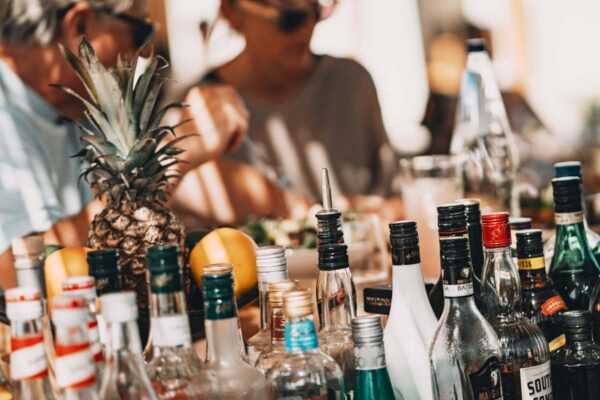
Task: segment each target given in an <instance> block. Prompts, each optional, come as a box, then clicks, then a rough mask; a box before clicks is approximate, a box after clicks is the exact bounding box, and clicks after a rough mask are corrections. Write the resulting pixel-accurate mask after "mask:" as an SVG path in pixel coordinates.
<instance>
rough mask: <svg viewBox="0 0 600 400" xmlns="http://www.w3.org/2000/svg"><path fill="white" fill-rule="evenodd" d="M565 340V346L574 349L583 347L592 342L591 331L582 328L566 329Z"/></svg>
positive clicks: (588, 328) (589, 328)
mask: <svg viewBox="0 0 600 400" xmlns="http://www.w3.org/2000/svg"><path fill="white" fill-rule="evenodd" d="M565 339H566V340H567V345H568V346H571V347H573V348H575V349H577V348H579V347H583V346H585V345H587V344H589V343H591V342H592V329H591V327H582V328H581V329H572V330H570V329H566V330H565Z"/></svg>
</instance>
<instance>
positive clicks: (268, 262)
mask: <svg viewBox="0 0 600 400" xmlns="http://www.w3.org/2000/svg"><path fill="white" fill-rule="evenodd" d="M256 268H257V270H258V303H259V306H260V331H259V332H258V333H257V334H256V335H254V336H252V337H251V338H250V339H248V343H247V351H248V359H249V360H250V365H254V364H255V363H256V359H257V358H258V356H259V354H260V353H262V352H263V351H264V350H265V349H266V348H267V347H269V345H270V343H271V332H270V318H271V312H270V311H269V284H270V283H272V282H279V281H281V280H284V279H287V278H288V271H287V261H286V259H285V249H284V248H283V247H281V246H263V247H259V248H258V249H256Z"/></svg>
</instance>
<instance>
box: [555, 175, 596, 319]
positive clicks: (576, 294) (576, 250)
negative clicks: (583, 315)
mask: <svg viewBox="0 0 600 400" xmlns="http://www.w3.org/2000/svg"><path fill="white" fill-rule="evenodd" d="M552 189H553V196H554V219H555V221H556V240H555V245H554V249H555V251H554V256H553V257H552V263H551V265H550V278H552V281H553V282H554V287H555V288H556V290H557V291H558V293H559V294H560V295H561V297H562V298H563V300H564V301H565V303H566V304H567V308H569V309H570V310H587V309H588V307H589V306H590V298H591V295H592V290H593V289H594V286H595V285H596V282H598V276H599V275H600V266H598V263H597V262H596V259H595V258H594V255H593V253H592V250H591V248H590V246H589V244H588V241H587V237H586V234H585V227H584V225H583V208H582V202H581V181H580V179H579V178H576V177H565V178H554V179H553V180H552Z"/></svg>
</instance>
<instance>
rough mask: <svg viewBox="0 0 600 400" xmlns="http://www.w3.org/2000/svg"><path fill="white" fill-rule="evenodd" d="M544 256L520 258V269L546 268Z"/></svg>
mask: <svg viewBox="0 0 600 400" xmlns="http://www.w3.org/2000/svg"><path fill="white" fill-rule="evenodd" d="M545 267H546V264H545V262H544V257H535V258H519V269H523V270H533V269H542V268H545Z"/></svg>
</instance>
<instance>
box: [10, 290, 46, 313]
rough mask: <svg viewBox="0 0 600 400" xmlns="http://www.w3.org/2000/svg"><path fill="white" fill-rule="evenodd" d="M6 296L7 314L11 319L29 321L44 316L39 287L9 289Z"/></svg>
mask: <svg viewBox="0 0 600 400" xmlns="http://www.w3.org/2000/svg"><path fill="white" fill-rule="evenodd" d="M4 296H5V299H6V316H7V317H8V319H10V320H11V321H29V320H32V319H36V318H40V317H41V316H42V296H41V295H40V291H39V290H38V289H37V288H33V287H17V288H13V289H8V290H7V291H6V292H5V294H4Z"/></svg>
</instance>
